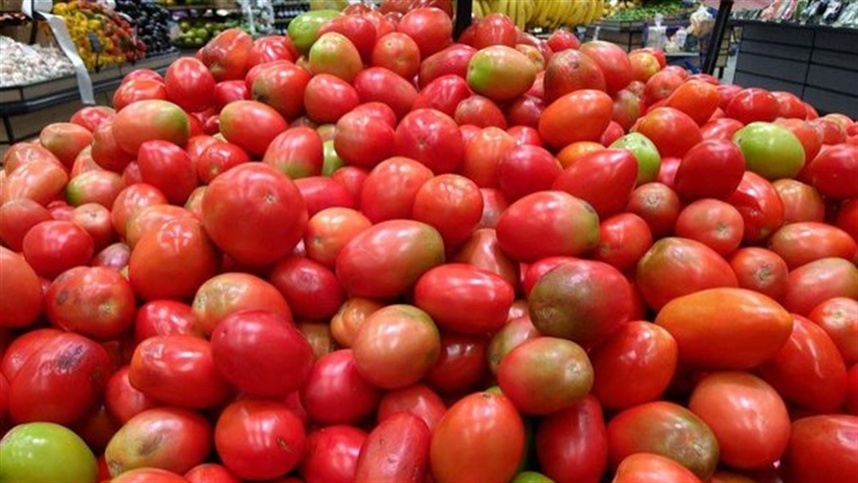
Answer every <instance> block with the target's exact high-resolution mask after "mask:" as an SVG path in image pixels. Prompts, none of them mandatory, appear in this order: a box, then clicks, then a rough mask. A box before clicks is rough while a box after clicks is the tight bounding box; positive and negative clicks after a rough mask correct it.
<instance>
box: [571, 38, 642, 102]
mask: <svg viewBox="0 0 858 483" xmlns="http://www.w3.org/2000/svg"><path fill="white" fill-rule="evenodd" d="M578 50H580V51H581V52H582V53H584V54H586V55H587V56H589V57H590V58H591V59H593V60H594V61H595V62H596V64H598V65H599V68H600V69H601V70H602V73H603V74H604V76H605V90H606V92H607V93H608V94H610V95H614V94H615V93H617V92H619V91H621V90H622V89H624V88H625V87H626V86H627V85H629V83H630V82H631V81H632V80H633V78H632V64H631V62H630V61H629V56H628V54H627V53H626V51H624V50H623V49H621V48H620V47H619V46H617V45H616V44H612V43H610V42H605V41H602V40H591V41H589V42H584V43H583V44H581V47H580V48H579V49H578Z"/></svg>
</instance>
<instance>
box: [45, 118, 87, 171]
mask: <svg viewBox="0 0 858 483" xmlns="http://www.w3.org/2000/svg"><path fill="white" fill-rule="evenodd" d="M90 143H92V132H90V130H89V129H87V128H85V127H83V126H79V125H77V124H74V123H71V122H55V123H51V124H48V125H47V126H45V127H44V128H42V131H41V133H40V134H39V144H40V145H41V146H42V147H44V148H46V149H47V150H48V151H50V152H51V153H53V154H54V155H55V156H56V157H57V159H59V160H60V162H61V163H62V164H63V165H64V166H65V167H66V168H71V166H72V164H73V163H74V160H75V158H76V157H77V155H78V154H79V153H80V152H81V150H83V148H85V147H86V146H88V145H89V144H90Z"/></svg>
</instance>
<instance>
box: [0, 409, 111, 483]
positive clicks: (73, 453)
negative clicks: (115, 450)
mask: <svg viewBox="0 0 858 483" xmlns="http://www.w3.org/2000/svg"><path fill="white" fill-rule="evenodd" d="M58 481H74V482H81V483H85V482H97V481H98V462H97V461H96V459H95V455H93V454H92V451H91V450H90V449H89V447H88V446H87V445H86V443H84V442H83V440H82V439H80V437H79V436H78V435H77V434H75V433H74V432H73V431H71V430H70V429H67V428H65V427H64V426H60V425H59V424H54V423H26V424H20V425H18V426H15V427H14V428H12V429H11V430H9V432H8V433H6V436H4V437H3V439H2V440H0V482H16V483H27V482H58Z"/></svg>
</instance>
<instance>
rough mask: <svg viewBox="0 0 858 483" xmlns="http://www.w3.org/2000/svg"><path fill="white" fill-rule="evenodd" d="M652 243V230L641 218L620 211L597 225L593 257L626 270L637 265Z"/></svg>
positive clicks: (618, 268)
mask: <svg viewBox="0 0 858 483" xmlns="http://www.w3.org/2000/svg"><path fill="white" fill-rule="evenodd" d="M652 243H653V241H652V232H651V231H650V229H649V225H647V223H646V221H644V219H643V218H641V217H640V216H638V215H635V214H634V213H620V214H618V215H614V216H612V217H610V218H608V219H606V220H602V223H601V224H600V225H599V247H598V249H597V250H596V251H595V252H594V253H593V259H594V260H598V261H600V262H605V263H607V264H609V265H612V266H613V267H615V268H616V269H617V270H620V271H626V270H628V269H631V268H633V267H635V266H636V265H637V263H638V261H639V260H640V258H641V257H642V256H643V255H644V254H645V253H646V252H647V250H649V249H650V247H652Z"/></svg>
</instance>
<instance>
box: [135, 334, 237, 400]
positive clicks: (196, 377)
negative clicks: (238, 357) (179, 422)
mask: <svg viewBox="0 0 858 483" xmlns="http://www.w3.org/2000/svg"><path fill="white" fill-rule="evenodd" d="M128 377H129V380H130V381H131V385H132V386H134V387H135V388H137V389H138V390H140V391H142V392H143V393H144V394H146V395H148V396H150V397H152V398H155V399H157V400H159V401H161V402H163V403H166V404H168V405H171V406H176V407H182V408H189V409H202V408H210V407H214V406H216V405H218V404H220V403H222V402H224V401H225V400H226V399H227V398H228V397H229V396H230V394H231V391H232V389H231V388H230V386H229V383H228V382H227V381H226V380H225V379H224V378H223V377H222V376H221V375H220V374H219V373H218V371H217V369H216V367H215V364H214V360H213V359H212V353H211V344H210V343H209V341H207V340H205V339H202V338H199V337H195V336H192V335H181V334H174V335H164V336H156V337H151V338H149V339H146V340H144V341H142V342H141V343H140V344H139V345H137V347H136V348H135V349H134V355H133V356H132V357H131V369H130V372H129V374H128Z"/></svg>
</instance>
